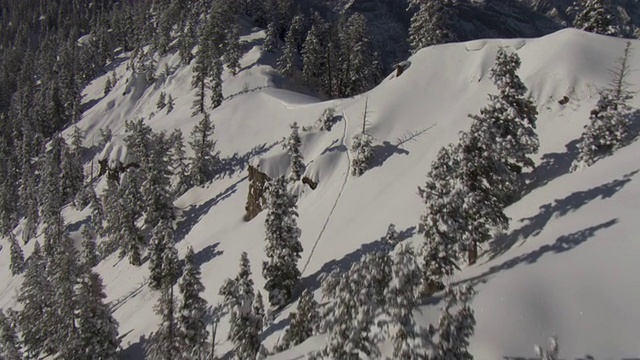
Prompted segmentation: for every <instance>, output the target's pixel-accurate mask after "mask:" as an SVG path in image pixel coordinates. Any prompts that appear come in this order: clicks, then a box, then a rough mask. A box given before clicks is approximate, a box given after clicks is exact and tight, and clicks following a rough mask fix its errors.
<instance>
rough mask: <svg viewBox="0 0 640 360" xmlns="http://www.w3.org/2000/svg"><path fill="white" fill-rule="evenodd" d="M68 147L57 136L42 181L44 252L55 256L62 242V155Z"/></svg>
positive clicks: (47, 157)
mask: <svg viewBox="0 0 640 360" xmlns="http://www.w3.org/2000/svg"><path fill="white" fill-rule="evenodd" d="M64 147H66V143H64V139H62V137H60V136H59V135H56V136H55V137H54V138H53V139H52V144H51V150H50V151H49V153H48V154H47V156H46V160H45V165H44V170H43V175H42V180H41V182H40V199H41V202H42V209H41V213H42V222H43V223H44V252H45V254H46V255H47V256H51V255H52V254H53V250H54V248H55V247H56V246H57V244H58V243H59V242H60V241H61V237H62V233H63V227H64V223H63V221H62V215H61V213H60V212H61V209H62V205H63V197H62V192H61V191H60V185H61V171H60V168H61V164H62V153H63V151H64Z"/></svg>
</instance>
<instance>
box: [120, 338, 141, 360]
mask: <svg viewBox="0 0 640 360" xmlns="http://www.w3.org/2000/svg"><path fill="white" fill-rule="evenodd" d="M146 343H147V338H145V337H144V335H143V336H140V340H138V342H135V343H133V344H129V345H128V346H127V347H126V348H125V349H123V350H122V351H121V352H120V359H122V360H140V359H144V347H145V345H146Z"/></svg>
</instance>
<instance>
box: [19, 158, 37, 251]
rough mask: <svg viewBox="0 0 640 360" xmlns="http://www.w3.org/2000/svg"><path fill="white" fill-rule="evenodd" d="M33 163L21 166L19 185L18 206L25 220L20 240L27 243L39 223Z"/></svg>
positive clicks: (29, 162)
mask: <svg viewBox="0 0 640 360" xmlns="http://www.w3.org/2000/svg"><path fill="white" fill-rule="evenodd" d="M35 166H36V165H35V164H34V163H32V162H31V161H28V162H27V163H26V164H25V165H24V166H23V167H22V186H21V187H20V207H21V208H22V211H23V212H24V214H25V215H24V216H25V221H24V227H23V229H22V241H23V242H24V243H25V244H27V243H28V242H29V240H31V239H32V238H34V237H35V236H36V233H37V230H38V225H39V224H40V208H39V204H40V201H39V196H38V179H37V175H36V171H35Z"/></svg>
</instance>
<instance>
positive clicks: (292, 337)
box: [278, 289, 320, 351]
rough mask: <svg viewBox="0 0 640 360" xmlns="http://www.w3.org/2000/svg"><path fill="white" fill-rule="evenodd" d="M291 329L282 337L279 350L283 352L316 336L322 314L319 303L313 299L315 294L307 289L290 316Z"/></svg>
mask: <svg viewBox="0 0 640 360" xmlns="http://www.w3.org/2000/svg"><path fill="white" fill-rule="evenodd" d="M289 316H290V319H291V321H290V322H289V327H288V328H287V330H286V331H285V333H284V336H283V337H282V342H281V343H280V344H279V346H278V350H280V351H283V350H286V349H289V348H291V347H293V346H296V345H298V344H301V343H302V342H303V341H305V340H307V339H308V338H310V337H311V336H312V335H314V333H315V331H316V329H317V327H318V325H319V323H320V313H319V312H318V303H317V302H316V301H315V299H314V298H313V293H312V292H311V291H309V289H305V290H304V291H303V292H302V295H301V296H300V301H299V302H298V308H297V309H296V311H295V312H292V313H291V314H290V315H289Z"/></svg>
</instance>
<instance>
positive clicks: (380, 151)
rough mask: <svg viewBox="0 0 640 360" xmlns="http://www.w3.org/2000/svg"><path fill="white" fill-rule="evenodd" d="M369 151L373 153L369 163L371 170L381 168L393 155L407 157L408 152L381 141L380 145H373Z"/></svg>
mask: <svg viewBox="0 0 640 360" xmlns="http://www.w3.org/2000/svg"><path fill="white" fill-rule="evenodd" d="M371 150H372V151H373V159H372V161H371V168H372V169H373V168H376V167H380V166H382V165H383V164H384V163H385V161H387V160H388V159H389V158H390V157H392V156H393V155H409V151H408V150H405V149H403V148H401V147H400V146H399V145H394V144H392V143H390V142H388V141H383V142H382V145H374V146H373V147H372V148H371Z"/></svg>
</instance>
